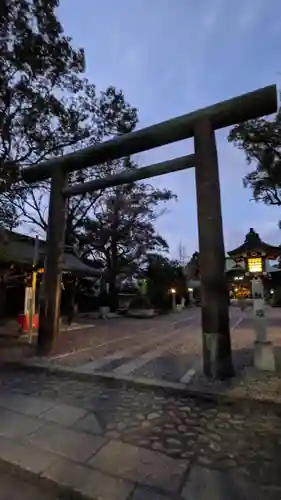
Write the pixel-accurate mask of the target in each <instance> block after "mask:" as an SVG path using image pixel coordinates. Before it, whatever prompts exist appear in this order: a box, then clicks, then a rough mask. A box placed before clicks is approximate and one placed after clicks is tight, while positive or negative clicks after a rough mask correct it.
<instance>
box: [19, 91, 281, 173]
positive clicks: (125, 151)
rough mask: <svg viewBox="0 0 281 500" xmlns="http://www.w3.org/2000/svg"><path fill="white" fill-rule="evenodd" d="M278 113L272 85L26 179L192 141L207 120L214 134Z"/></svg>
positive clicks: (53, 162) (41, 168)
mask: <svg viewBox="0 0 281 500" xmlns="http://www.w3.org/2000/svg"><path fill="white" fill-rule="evenodd" d="M276 109H277V89H276V85H270V86H268V87H264V88H262V89H258V90H255V91H253V92H249V93H247V94H243V95H241V96H239V97H235V98H233V99H228V100H227V101H223V102H219V103H217V104H214V105H212V106H208V107H206V108H202V109H199V110H197V111H193V112H191V113H188V114H185V115H182V116H179V117H177V118H173V119H171V120H167V121H165V122H162V123H158V124H156V125H152V126H149V127H146V128H143V129H141V130H137V131H135V132H131V133H128V134H123V135H120V136H118V137H116V138H114V139H112V140H108V141H105V142H101V143H99V144H95V145H94V146H90V147H88V148H85V149H82V150H80V151H76V152H74V153H71V154H68V155H65V156H60V157H58V158H52V159H50V160H47V161H45V162H43V163H39V164H38V165H33V166H31V167H27V168H25V169H24V170H23V173H22V175H23V179H24V180H25V181H26V182H34V181H42V180H45V179H48V178H49V177H51V175H52V171H53V169H54V168H59V167H62V168H63V169H65V170H66V171H68V172H74V171H75V170H81V169H82V168H86V167H90V166H92V165H97V164H100V163H103V162H105V161H112V160H116V159H118V158H122V157H126V156H130V155H133V154H136V153H140V152H142V151H147V150H150V149H153V148H156V147H160V146H163V145H165V144H170V143H172V142H176V141H180V140H183V139H188V138H190V137H192V136H193V135H194V126H195V124H196V123H197V122H198V120H200V119H202V118H204V117H207V118H208V119H209V120H210V122H211V126H212V128H213V130H217V129H220V128H223V127H228V126H230V125H233V124H235V123H241V122H244V121H246V120H250V119H254V118H257V117H259V116H264V115H268V114H271V113H274V112H275V111H276Z"/></svg>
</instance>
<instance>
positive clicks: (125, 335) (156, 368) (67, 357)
mask: <svg viewBox="0 0 281 500" xmlns="http://www.w3.org/2000/svg"><path fill="white" fill-rule="evenodd" d="M200 313H201V311H200V309H198V308H196V309H187V310H185V311H184V312H182V313H180V314H172V315H169V316H167V317H164V318H163V317H158V318H155V319H153V320H144V321H138V320H125V319H121V320H120V321H117V322H115V323H114V322H113V323H110V328H109V324H107V323H106V322H105V323H103V324H102V325H101V326H99V328H97V329H95V330H94V331H93V332H90V331H88V333H87V334H86V336H87V337H88V336H90V338H91V344H90V345H88V346H87V347H83V348H81V349H79V348H78V349H74V350H70V351H67V352H60V351H59V353H58V354H54V355H52V356H51V357H49V358H47V359H46V358H45V359H40V358H37V359H36V358H32V359H29V360H28V362H27V363H26V364H27V365H28V366H29V367H30V365H31V366H33V367H34V366H36V367H37V368H41V369H42V368H48V369H49V370H51V371H54V370H55V371H56V372H57V373H60V374H64V375H67V376H70V377H73V378H77V379H81V378H83V379H88V380H90V379H93V380H95V379H96V377H100V378H104V379H111V380H114V381H118V383H121V384H123V383H125V382H126V383H128V382H129V383H133V384H136V385H142V386H143V385H146V386H149V387H162V388H174V389H176V390H186V388H187V387H188V390H189V391H193V392H197V393H198V392H201V393H202V392H204V393H212V394H214V393H215V394H216V395H223V396H227V397H233V398H238V397H239V398H252V399H263V400H267V401H279V402H281V377H280V376H279V373H277V374H275V373H269V374H265V373H261V372H258V371H257V370H255V369H254V367H253V343H254V338H255V333H254V330H253V325H252V318H251V311H246V313H241V311H240V310H239V309H238V308H233V307H232V308H230V324H231V341H232V354H233V363H234V367H235V373H236V376H235V378H233V379H231V380H230V381H227V382H224V383H221V382H215V383H214V382H211V383H210V381H209V380H207V379H205V377H204V375H203V374H202V367H201V355H202V340H201V326H200ZM268 320H269V328H268V331H269V337H270V339H271V340H272V341H273V343H274V345H275V354H276V361H277V368H278V370H279V371H281V335H280V329H279V323H280V320H281V315H280V311H279V310H278V311H276V310H274V309H272V308H269V309H268ZM79 336H80V333H79V334H78V338H79ZM82 338H84V339H85V334H84V333H82ZM72 339H74V337H72ZM68 340H69V337H68ZM63 341H64V337H63V335H62V337H61V339H60V342H61V347H62V344H63ZM71 345H73V343H72V344H71Z"/></svg>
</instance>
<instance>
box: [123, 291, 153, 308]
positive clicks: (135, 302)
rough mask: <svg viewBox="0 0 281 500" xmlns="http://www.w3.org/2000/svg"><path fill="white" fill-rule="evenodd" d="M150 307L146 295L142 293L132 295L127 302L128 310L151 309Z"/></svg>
mask: <svg viewBox="0 0 281 500" xmlns="http://www.w3.org/2000/svg"><path fill="white" fill-rule="evenodd" d="M151 308H152V305H151V303H150V300H149V299H148V297H145V296H144V295H141V294H139V295H137V296H136V297H134V298H133V299H132V300H131V302H130V304H129V309H130V310H133V309H151Z"/></svg>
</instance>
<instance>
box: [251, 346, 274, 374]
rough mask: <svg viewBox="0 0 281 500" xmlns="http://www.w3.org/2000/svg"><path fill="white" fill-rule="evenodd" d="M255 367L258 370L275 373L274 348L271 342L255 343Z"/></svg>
mask: <svg viewBox="0 0 281 500" xmlns="http://www.w3.org/2000/svg"><path fill="white" fill-rule="evenodd" d="M254 365H255V367H256V368H257V369H258V370H262V371H270V372H275V370H276V367H275V358H274V347H273V345H272V342H270V341H258V340H256V341H255V342H254Z"/></svg>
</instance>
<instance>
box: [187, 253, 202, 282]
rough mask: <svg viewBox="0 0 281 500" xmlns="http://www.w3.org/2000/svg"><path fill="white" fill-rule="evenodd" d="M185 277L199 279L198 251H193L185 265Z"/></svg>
mask: <svg viewBox="0 0 281 500" xmlns="http://www.w3.org/2000/svg"><path fill="white" fill-rule="evenodd" d="M186 277H187V279H188V280H199V279H200V267H199V252H194V254H193V255H192V257H191V259H190V261H189V262H188V263H187V266H186Z"/></svg>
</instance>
